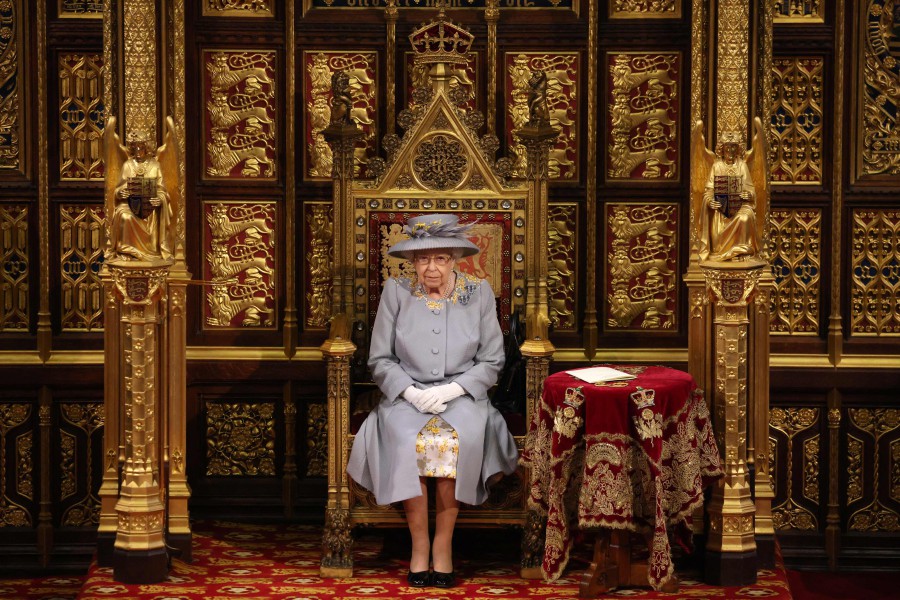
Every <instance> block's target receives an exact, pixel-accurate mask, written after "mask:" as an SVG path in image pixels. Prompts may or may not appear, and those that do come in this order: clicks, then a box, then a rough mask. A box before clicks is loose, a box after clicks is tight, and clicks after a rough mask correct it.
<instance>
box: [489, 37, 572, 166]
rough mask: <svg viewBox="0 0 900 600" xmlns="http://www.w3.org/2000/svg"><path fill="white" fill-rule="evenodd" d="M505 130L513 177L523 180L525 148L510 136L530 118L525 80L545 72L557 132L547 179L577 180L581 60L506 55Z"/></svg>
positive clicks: (568, 56) (563, 55) (562, 54)
mask: <svg viewBox="0 0 900 600" xmlns="http://www.w3.org/2000/svg"><path fill="white" fill-rule="evenodd" d="M505 61H506V62H505V64H506V109H507V112H506V131H507V134H506V135H507V144H508V147H509V149H510V150H511V151H512V152H511V153H510V158H513V157H514V158H515V165H514V166H513V171H512V176H513V177H525V163H526V159H527V156H526V152H525V146H524V145H522V144H521V143H519V140H518V139H516V138H515V137H514V136H513V131H514V130H516V129H520V128H521V127H523V126H524V125H525V124H526V123H527V122H528V118H529V113H528V90H529V86H528V79H529V78H530V77H531V72H532V71H546V72H547V106H548V108H549V112H550V125H552V126H553V127H556V128H558V129H559V130H560V134H559V137H558V138H557V140H556V143H555V144H554V145H553V146H551V147H550V159H549V174H548V177H549V179H556V180H561V181H577V180H578V177H579V175H580V173H579V172H578V160H579V144H578V137H577V136H578V113H579V111H578V102H579V94H580V93H581V92H580V90H579V89H578V77H579V75H580V69H581V67H580V59H579V55H578V53H577V52H560V53H554V54H547V53H537V52H509V53H507V54H506V59H505Z"/></svg>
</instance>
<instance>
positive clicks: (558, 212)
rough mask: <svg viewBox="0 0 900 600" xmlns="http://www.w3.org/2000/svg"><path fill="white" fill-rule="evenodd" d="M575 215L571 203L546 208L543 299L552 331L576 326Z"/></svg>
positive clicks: (574, 209) (576, 259)
mask: <svg viewBox="0 0 900 600" xmlns="http://www.w3.org/2000/svg"><path fill="white" fill-rule="evenodd" d="M577 214H578V207H577V206H576V205H574V204H551V205H550V206H549V207H548V215H549V219H550V226H549V227H548V229H547V257H548V261H549V262H548V264H547V295H548V298H547V299H548V301H549V303H550V322H551V323H552V324H553V328H554V329H555V330H556V331H572V330H574V329H575V328H576V327H577V323H576V312H577V311H576V308H577V295H576V293H575V283H576V279H577V278H576V272H577V264H578V255H577V251H576V248H577V246H578V242H577V237H578V220H577Z"/></svg>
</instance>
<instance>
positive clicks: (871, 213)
mask: <svg viewBox="0 0 900 600" xmlns="http://www.w3.org/2000/svg"><path fill="white" fill-rule="evenodd" d="M851 219H852V221H851V240H850V242H851V246H850V250H851V254H850V257H851V264H850V268H851V281H850V328H851V332H852V333H853V334H856V335H896V334H898V333H900V211H898V210H875V209H855V210H853V211H852V213H851Z"/></svg>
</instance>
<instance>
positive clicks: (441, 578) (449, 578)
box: [431, 571, 456, 588]
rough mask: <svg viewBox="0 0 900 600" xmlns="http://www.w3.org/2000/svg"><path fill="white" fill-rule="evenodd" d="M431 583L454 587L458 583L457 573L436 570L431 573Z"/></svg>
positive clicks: (440, 586)
mask: <svg viewBox="0 0 900 600" xmlns="http://www.w3.org/2000/svg"><path fill="white" fill-rule="evenodd" d="M431 585H433V586H434V587H439V588H452V587H453V586H454V585H456V575H455V574H454V573H453V571H450V572H449V573H441V572H440V571H434V572H433V573H432V574H431Z"/></svg>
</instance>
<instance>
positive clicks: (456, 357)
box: [347, 272, 518, 505]
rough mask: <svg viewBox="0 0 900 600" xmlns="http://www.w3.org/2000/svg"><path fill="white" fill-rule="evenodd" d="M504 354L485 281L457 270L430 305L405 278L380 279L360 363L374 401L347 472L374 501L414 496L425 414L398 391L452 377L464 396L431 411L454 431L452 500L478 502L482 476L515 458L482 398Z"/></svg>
mask: <svg viewBox="0 0 900 600" xmlns="http://www.w3.org/2000/svg"><path fill="white" fill-rule="evenodd" d="M436 303H437V304H438V307H435V308H430V307H429V304H430V305H431V306H435V304H436ZM503 359H504V354H503V334H502V332H501V331H500V324H499V322H498V321H497V309H496V305H495V302H494V292H493V290H491V286H490V285H489V284H488V283H487V281H484V280H479V279H476V278H473V277H471V276H468V275H465V274H462V273H459V272H457V280H456V286H455V288H454V292H453V294H452V295H451V296H450V298H449V299H447V300H442V301H434V300H432V301H430V302H429V301H428V300H427V298H426V297H425V295H424V294H423V292H422V290H421V288H418V289H417V288H416V287H415V286H413V285H412V284H411V282H410V281H409V280H408V279H391V280H389V281H388V282H387V283H386V284H385V286H384V289H383V290H382V292H381V303H380V304H379V306H378V313H377V315H376V317H375V325H374V327H373V329H372V343H371V346H370V349H369V369H370V370H371V372H372V377H373V379H374V380H375V383H376V384H377V385H378V388H379V389H380V390H381V392H382V398H381V402H380V403H379V404H378V406H377V407H376V408H375V410H373V411H372V412H371V413H369V416H368V417H367V418H366V420H365V422H364V423H363V425H362V427H361V428H360V430H359V432H358V433H357V434H356V439H355V441H354V443H353V448H352V450H351V452H350V460H349V461H348V463H347V474H348V475H350V477H352V478H353V479H354V480H355V481H356V482H357V483H359V484H360V485H361V486H363V487H364V488H366V489H368V490H370V491H371V492H373V493H374V494H375V499H376V501H377V502H378V503H379V504H390V503H391V502H397V501H400V500H406V499H409V498H412V497H414V496H419V495H421V493H422V491H421V488H420V486H419V470H418V466H417V464H416V436H417V434H418V433H419V430H421V429H422V427H423V426H424V425H425V424H426V423H427V422H428V421H429V420H430V419H431V418H432V417H433V416H434V415H432V414H430V413H420V412H419V411H418V410H417V409H416V408H415V407H414V406H412V405H411V404H410V403H409V402H407V401H406V400H404V399H403V397H402V396H401V394H402V393H403V390H405V389H406V388H407V387H409V386H410V385H415V386H417V387H419V388H422V389H424V388H427V387H429V386H432V385H442V384H445V383H450V382H451V381H455V382H456V383H458V384H459V385H461V386H462V388H463V389H464V390H465V391H466V395H465V396H460V397H459V398H456V399H455V400H451V401H450V403H449V405H448V406H447V410H445V411H444V412H443V413H441V415H440V416H441V417H442V418H443V419H444V420H445V421H446V422H447V423H449V424H450V425H451V426H452V427H453V428H454V429H456V431H457V433H458V434H459V457H458V462H457V470H456V499H457V500H459V501H460V502H464V503H466V504H476V505H477V504H481V503H483V502H484V501H485V500H487V497H488V490H487V486H486V485H485V482H486V481H487V480H488V478H489V477H490V476H491V475H494V474H496V473H499V472H501V471H502V472H503V473H506V474H510V473H512V472H514V471H515V469H516V463H517V459H518V450H517V449H516V444H515V441H514V440H513V437H512V435H510V433H509V431H508V430H507V428H506V423H505V421H504V420H503V417H502V416H501V415H500V413H499V412H497V409H495V408H494V407H493V406H492V405H491V403H490V401H489V400H488V396H487V392H488V389H489V388H490V387H491V386H492V385H494V384H495V383H496V382H497V377H498V375H499V373H500V369H501V368H502V366H503Z"/></svg>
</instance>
